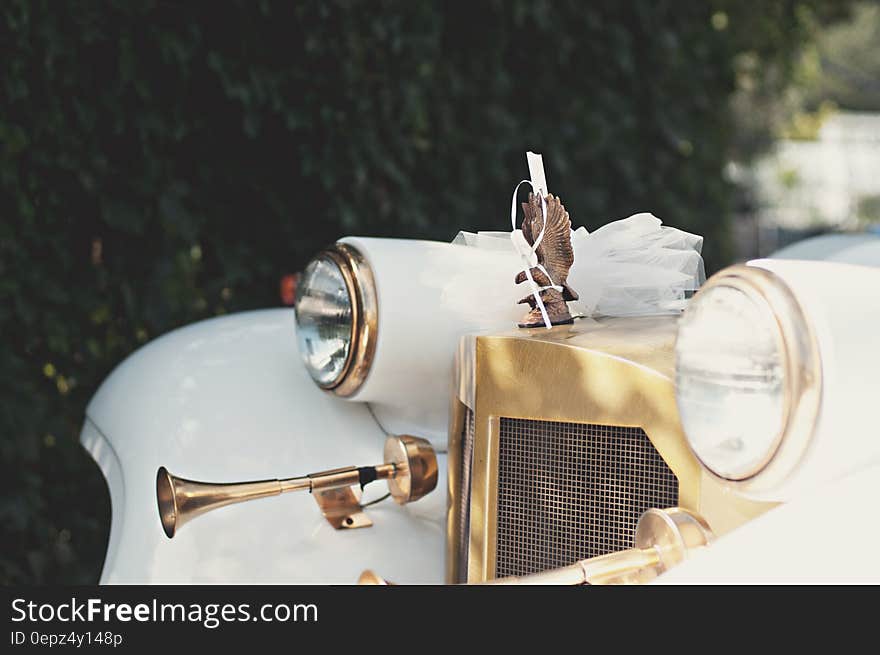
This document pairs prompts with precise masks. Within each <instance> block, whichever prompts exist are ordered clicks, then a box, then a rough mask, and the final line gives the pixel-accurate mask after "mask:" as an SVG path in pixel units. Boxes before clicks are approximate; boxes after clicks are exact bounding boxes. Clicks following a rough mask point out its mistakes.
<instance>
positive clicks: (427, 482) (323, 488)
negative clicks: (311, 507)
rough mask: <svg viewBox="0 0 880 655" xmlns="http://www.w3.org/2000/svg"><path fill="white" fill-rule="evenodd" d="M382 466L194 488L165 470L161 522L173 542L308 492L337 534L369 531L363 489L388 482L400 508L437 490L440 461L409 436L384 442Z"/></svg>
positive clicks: (160, 478)
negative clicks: (203, 519)
mask: <svg viewBox="0 0 880 655" xmlns="http://www.w3.org/2000/svg"><path fill="white" fill-rule="evenodd" d="M384 456H385V457H384V459H385V461H384V463H382V464H378V465H376V466H360V467H358V466H349V467H346V468H340V469H332V470H329V471H320V472H318V473H309V474H307V475H304V476H301V477H295V478H285V479H280V480H279V479H276V480H257V481H254V482H235V483H217V482H196V481H194V480H186V479H184V478H179V477H177V476H175V475H172V474H171V473H169V472H168V470H167V469H166V468H165V467H164V466H162V467H160V468H159V470H158V471H157V472H156V501H157V503H158V506H159V520H160V521H161V523H162V529H163V530H164V531H165V534H166V535H167V536H168V538H169V539H171V538H173V537H174V535H175V534H176V533H177V531H178V530H179V529H180V528H181V527H182V526H183V525H184V524H185V523H188V522H189V521H190V520H192V519H194V518H195V517H197V516H199V515H201V514H204V513H205V512H210V511H211V510H214V509H217V508H219V507H225V506H226V505H232V504H234V503H243V502H245V501H248V500H256V499H257V498H266V497H267V496H278V495H280V494H283V493H287V492H289V491H306V490H307V491H309V492H310V493H311V494H312V495H313V496H314V498H315V501H316V502H317V503H318V506H319V507H320V508H321V512H322V513H323V515H324V518H326V519H327V521H328V522H329V523H330V524H331V525H332V526H333V527H334V528H336V529H337V530H342V529H351V528H366V527H369V526H371V525H372V524H373V522H372V521H371V520H370V518H369V517H368V516H367V515H366V514H365V513H364V512H363V507H362V506H361V504H360V494H359V493H357V492H355V489H354V488H353V487H354V486H355V485H357V486H358V487H359V488H360V489H363V488H364V486H366V485H367V484H369V483H370V482H373V481H374V480H387V481H388V491H389V494H390V495H391V497H392V498H394V500H395V502H397V504H398V505H405V504H406V503H411V502H414V501H416V500H418V499H419V498H422V497H423V496H425V495H426V494H428V493H430V492H431V491H433V490H434V488H435V487H436V486H437V455H436V453H435V452H434V449H433V448H432V447H431V444H430V443H429V442H428V441H427V440H425V439H421V438H419V437H412V436H410V435H401V436H391V437H388V439H386V440H385V449H384Z"/></svg>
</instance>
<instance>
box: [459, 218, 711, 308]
mask: <svg viewBox="0 0 880 655" xmlns="http://www.w3.org/2000/svg"><path fill="white" fill-rule="evenodd" d="M452 243H453V244H457V245H461V246H465V247H468V248H477V249H480V250H481V251H482V253H481V257H480V258H479V259H478V260H476V261H475V259H474V258H468V259H469V264H470V265H471V270H469V271H467V272H466V273H465V272H464V271H462V275H460V276H458V275H457V276H455V278H454V279H452V280H449V284H448V285H447V286H446V289H445V292H444V302H445V303H446V304H447V305H449V306H451V307H455V308H457V309H459V310H460V311H462V312H464V311H466V310H470V311H480V312H488V313H489V314H488V315H493V314H492V312H497V313H496V314H495V315H498V316H501V315H505V316H506V315H509V314H510V313H511V311H510V303H511V302H513V303H516V301H517V300H519V299H520V298H522V297H524V296H526V295H528V294H529V290H528V289H527V288H525V285H518V286H517V285H514V284H513V277H514V276H515V275H516V273H517V272H518V271H519V270H520V268H522V266H521V265H520V262H519V257H518V255H517V253H516V251H515V250H514V247H513V245H512V243H511V240H510V233H509V232H477V233H473V232H460V233H459V234H458V236H456V238H455V239H454V240H453V242H452ZM571 243H572V248H573V249H574V265H573V266H572V267H571V271H570V272H569V276H568V283H569V285H570V286H571V287H572V288H573V289H574V290H575V291H577V293H578V295H579V296H580V299H579V300H577V301H574V302H572V303H569V305H570V307H571V309H572V314H574V315H578V314H580V315H583V316H597V315H604V316H640V315H647V314H676V313H678V312H680V311H681V310H682V309H684V306H685V303H686V302H687V299H688V298H689V297H690V296H691V295H692V294H693V292H694V291H696V290H697V289H698V288H699V287H700V285H701V284H702V283H703V282H704V281H705V279H706V273H705V269H704V267H703V258H702V257H701V255H700V252H701V250H702V246H703V237H701V236H698V235H695V234H690V233H689V232H684V231H682V230H678V229H676V228H672V227H667V226H665V225H663V224H662V221H661V220H660V219H659V218H657V217H656V216H654V215H653V214H649V213H641V214H635V215H633V216H630V217H629V218H624V219H622V220H619V221H614V222H612V223H608V224H607V225H604V226H602V227H600V228H599V229H597V230H596V231H594V232H592V233H590V232H587V230H586V228H583V227H580V228H578V229H576V230H573V231H572V232H571ZM505 280H508V281H507V282H506V283H505V282H504V281H505ZM487 288H490V289H497V292H496V293H492V294H489V295H488V297H487V295H486V293H485V290H486V289H487ZM525 309H527V308H524V306H523V305H520V306H519V308H518V310H517V311H519V313H520V314H523V313H525ZM484 315H486V314H484Z"/></svg>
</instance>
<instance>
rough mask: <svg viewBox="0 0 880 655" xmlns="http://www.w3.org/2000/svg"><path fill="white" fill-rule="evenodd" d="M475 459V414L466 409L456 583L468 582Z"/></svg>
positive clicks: (459, 502) (462, 445) (462, 440)
mask: <svg viewBox="0 0 880 655" xmlns="http://www.w3.org/2000/svg"><path fill="white" fill-rule="evenodd" d="M473 458H474V412H473V411H472V410H471V409H470V408H469V407H468V408H466V409H465V417H464V425H462V430H461V488H460V489H459V493H458V571H456V582H467V572H468V540H469V538H470V526H471V523H470V521H471V462H472V461H473Z"/></svg>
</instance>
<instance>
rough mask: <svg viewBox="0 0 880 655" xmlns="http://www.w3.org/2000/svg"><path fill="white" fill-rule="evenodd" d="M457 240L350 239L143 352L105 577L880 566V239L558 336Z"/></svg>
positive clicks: (877, 569)
mask: <svg viewBox="0 0 880 655" xmlns="http://www.w3.org/2000/svg"><path fill="white" fill-rule="evenodd" d="M456 248H458V249H460V248H462V246H459V245H453V244H447V243H437V242H425V241H408V240H394V239H373V238H346V239H342V240H341V241H340V242H338V243H337V244H335V245H334V246H332V247H331V248H329V249H328V250H326V251H325V252H323V253H320V254H319V255H317V257H316V258H315V259H314V260H313V262H312V263H311V264H310V265H309V266H308V267H307V269H306V272H305V274H304V276H303V279H302V281H301V283H300V287H299V291H298V304H297V308H296V311H294V310H293V309H270V310H265V311H256V312H248V313H242V314H237V315H232V316H225V317H222V318H216V319H212V320H208V321H204V322H200V323H197V324H194V325H191V326H188V327H185V328H182V329H179V330H176V331H174V332H171V333H170V334H167V335H165V336H163V337H162V338H159V339H157V340H155V341H153V342H152V343H150V344H148V345H146V346H145V347H143V348H141V349H140V350H138V351H137V352H136V353H134V354H133V355H131V356H130V357H129V358H128V359H127V360H125V361H124V362H123V363H122V364H121V365H120V366H119V367H118V368H117V369H116V370H115V371H114V372H113V373H112V374H111V375H110V376H109V378H108V379H107V380H106V381H105V383H104V384H103V386H102V387H101V388H100V390H99V391H98V392H97V394H96V395H95V397H94V398H93V399H92V401H91V403H90V405H89V406H88V410H87V417H86V420H85V425H84V427H83V431H82V437H81V439H82V443H83V445H84V446H85V448H86V449H87V450H88V451H89V453H91V455H92V456H93V457H94V459H95V460H96V461H97V462H98V464H99V465H100V467H101V469H102V471H103V472H104V475H105V476H106V479H107V483H108V485H109V488H110V493H111V498H112V527H111V534H110V543H109V547H108V551H107V556H106V561H105V563H104V569H103V574H102V577H101V582H102V583H214V582H229V583H245V582H247V583H294V584H296V583H336V584H338V583H355V582H357V581H358V580H359V578H361V574H362V573H364V571H367V570H370V571H372V573H367V574H366V575H364V576H363V581H368V582H369V581H372V582H381V581H382V580H383V579H387V580H390V581H392V582H396V583H401V584H409V583H428V584H440V583H444V582H445V583H462V582H470V583H476V582H486V581H492V580H499V581H504V582H523V583H526V582H543V583H564V584H578V583H589V584H599V583H612V582H648V581H650V582H652V583H744V582H748V583H778V582H795V583H799V582H809V583H815V582H822V583H824V582H835V583H837V582H875V583H877V582H880V560H878V558H877V557H876V543H877V541H878V538H880V531H878V528H877V525H878V524H877V522H876V521H874V520H873V518H872V516H873V515H874V510H875V509H876V507H877V504H878V501H880V484H878V480H880V427H878V420H877V411H878V410H877V407H875V406H874V404H875V403H880V332H878V328H877V326H878V325H880V267H878V265H880V239H876V238H874V239H871V238H865V239H863V240H860V241H858V242H857V243H852V242H849V243H846V244H841V243H840V242H839V240H835V239H834V238H824V239H819V240H818V241H815V240H813V241H809V242H806V243H804V244H801V245H799V246H796V247H794V248H792V249H789V250H788V252H787V256H790V257H795V259H782V258H773V259H765V260H758V261H752V262H749V263H748V264H745V265H737V266H732V267H730V268H727V269H725V270H723V271H721V272H719V273H718V274H716V275H714V276H713V277H712V278H710V279H709V281H708V282H707V283H706V285H705V286H704V287H703V288H702V290H701V291H700V292H699V293H698V294H697V295H696V296H694V298H693V299H691V300H690V301H689V304H688V306H687V308H686V310H685V311H684V313H683V314H682V315H681V316H640V317H623V318H620V317H618V318H607V317H594V318H583V319H578V320H575V321H574V323H573V324H571V325H559V326H556V327H553V328H552V329H544V328H534V329H519V328H517V327H515V323H514V322H511V321H509V320H508V318H507V317H486V320H485V321H483V320H480V319H479V314H480V313H479V312H474V311H468V312H465V311H463V310H462V309H461V308H460V307H458V306H457V305H456V304H455V302H453V300H454V299H451V298H450V295H449V293H448V285H449V284H450V280H452V279H453V278H455V276H456V271H457V270H458V268H453V264H452V263H451V262H453V261H456V262H457V263H455V265H454V266H455V267H460V265H461V262H460V261H458V260H456V259H455V257H453V256H452V255H451V254H450V253H457V254H456V257H457V256H458V254H460V252H461V251H460V250H454V249H456ZM782 254H783V255H786V253H782ZM477 255H478V253H476V252H475V253H474V255H473V256H477ZM469 256H470V255H469ZM806 259H832V260H836V261H805V260H806ZM869 264H870V265H869ZM871 265H873V266H871ZM459 282H460V280H459ZM483 283H484V282H483V280H481V279H479V278H475V279H472V280H470V281H469V284H470V285H471V286H472V288H473V290H475V291H476V292H479V291H480V290H481V289H482V287H481V285H482V284H483ZM485 291H486V293H491V289H489V288H487V289H485ZM474 298H479V293H476V294H475V295H474ZM488 300H491V299H488ZM470 309H471V310H473V307H471V308H470ZM389 435H390V437H389ZM406 435H409V436H406ZM340 467H346V468H340ZM316 472H317V473H316ZM247 480H257V481H259V482H255V483H242V484H238V483H239V482H240V481H247ZM193 481H199V482H193ZM205 483H226V484H205ZM232 483H236V484H232ZM362 490H363V492H362ZM287 491H291V492H297V493H289V494H284V495H281V494H283V493H284V492H287ZM307 492H311V493H307ZM361 492H362V493H361ZM388 493H390V494H391V496H392V498H390V499H387V500H386V499H384V496H386V495H387V494H388ZM264 496H279V497H278V498H265V499H262V500H258V501H256V502H240V501H243V500H251V499H255V498H262V497H264ZM316 501H317V502H316ZM395 501H396V502H395ZM233 503H235V504H233ZM226 505H229V506H228V507H223V509H216V508H219V507H221V506H226ZM215 509H216V511H210V510H215ZM847 535H849V536H847Z"/></svg>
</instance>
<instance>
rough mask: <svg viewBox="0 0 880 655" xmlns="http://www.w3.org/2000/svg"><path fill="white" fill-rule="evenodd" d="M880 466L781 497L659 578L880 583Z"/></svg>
mask: <svg viewBox="0 0 880 655" xmlns="http://www.w3.org/2000/svg"><path fill="white" fill-rule="evenodd" d="M878 476H880V466H876V465H875V466H871V467H868V468H865V469H862V470H861V471H859V472H858V473H855V474H853V475H850V476H847V477H845V478H843V479H841V480H838V481H836V482H833V483H830V484H827V485H822V486H821V487H819V488H817V489H815V490H814V491H813V492H812V493H810V494H808V495H805V496H801V497H799V498H797V499H795V500H792V501H791V502H789V503H785V504H782V505H779V506H778V507H776V508H774V509H772V510H770V511H769V512H767V513H766V514H763V515H762V516H759V517H758V518H756V519H755V520H753V521H750V522H749V523H746V524H744V525H742V526H740V527H739V528H737V529H736V530H733V531H732V532H729V533H727V534H726V535H724V536H723V537H721V538H719V539H718V540H717V541H716V542H715V543H713V544H711V545H710V546H709V547H707V548H704V549H702V550H700V551H697V552H695V553H694V554H693V556H692V557H690V558H689V559H687V560H686V561H684V562H683V563H681V564H679V565H678V566H676V567H674V568H672V569H670V570H669V571H668V572H666V573H664V574H663V575H661V576H660V577H658V578H657V579H656V580H654V582H653V584H762V585H764V584H878V583H880V565H878V563H877V542H878V539H880V528H878V523H877V522H876V521H874V520H873V517H874V515H875V514H876V508H877V502H878V500H880V491H878V488H877V480H878Z"/></svg>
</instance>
